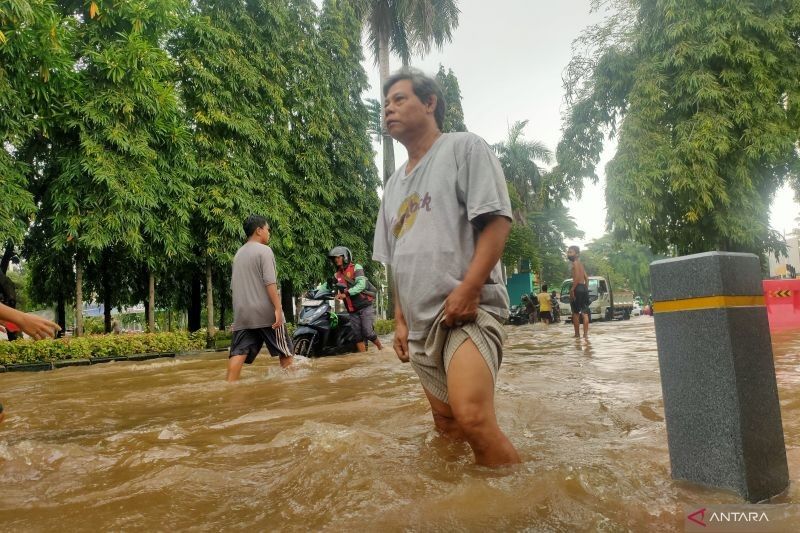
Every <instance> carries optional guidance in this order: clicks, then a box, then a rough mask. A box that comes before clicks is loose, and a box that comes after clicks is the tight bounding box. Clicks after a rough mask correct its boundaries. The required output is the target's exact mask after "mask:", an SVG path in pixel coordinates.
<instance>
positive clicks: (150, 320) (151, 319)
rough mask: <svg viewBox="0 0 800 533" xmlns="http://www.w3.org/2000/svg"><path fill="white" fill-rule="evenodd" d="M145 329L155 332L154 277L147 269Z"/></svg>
mask: <svg viewBox="0 0 800 533" xmlns="http://www.w3.org/2000/svg"><path fill="white" fill-rule="evenodd" d="M147 311H148V313H147V331H149V332H150V333H155V332H156V277H155V276H154V275H153V271H152V270H150V269H148V270H147Z"/></svg>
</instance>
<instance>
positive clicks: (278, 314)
mask: <svg viewBox="0 0 800 533" xmlns="http://www.w3.org/2000/svg"><path fill="white" fill-rule="evenodd" d="M267 296H269V301H270V302H272V306H273V307H274V308H275V323H274V324H273V325H272V329H278V328H279V327H281V326H282V325H283V324H285V320H284V319H283V308H281V297H280V296H279V295H278V284H277V283H270V284H269V285H267Z"/></svg>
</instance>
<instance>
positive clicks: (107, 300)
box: [103, 286, 112, 333]
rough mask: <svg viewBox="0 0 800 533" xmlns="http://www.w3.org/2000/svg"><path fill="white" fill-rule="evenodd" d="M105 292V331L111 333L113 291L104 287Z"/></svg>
mask: <svg viewBox="0 0 800 533" xmlns="http://www.w3.org/2000/svg"><path fill="white" fill-rule="evenodd" d="M103 292H104V293H105V294H103V331H105V332H106V333H111V307H112V303H111V291H109V290H108V287H107V286H106V287H104V289H103Z"/></svg>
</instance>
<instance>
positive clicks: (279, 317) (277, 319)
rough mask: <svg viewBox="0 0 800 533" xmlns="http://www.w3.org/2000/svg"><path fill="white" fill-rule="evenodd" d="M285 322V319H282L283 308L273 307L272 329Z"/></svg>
mask: <svg viewBox="0 0 800 533" xmlns="http://www.w3.org/2000/svg"><path fill="white" fill-rule="evenodd" d="M285 323H286V321H285V320H284V319H283V309H275V323H274V324H272V329H278V328H280V327H281V326H283V325H284V324H285Z"/></svg>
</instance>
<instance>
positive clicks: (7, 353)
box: [0, 332, 205, 365]
mask: <svg viewBox="0 0 800 533" xmlns="http://www.w3.org/2000/svg"><path fill="white" fill-rule="evenodd" d="M202 348H205V336H204V335H197V334H194V335H190V334H188V333H185V332H178V333H132V334H124V335H87V336H85V337H67V338H63V339H56V340H51V339H47V340H41V341H33V340H18V341H14V342H0V365H13V364H32V363H48V362H52V361H62V360H65V359H90V358H96V357H118V356H128V355H136V354H145V353H163V352H185V351H190V350H200V349H202Z"/></svg>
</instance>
